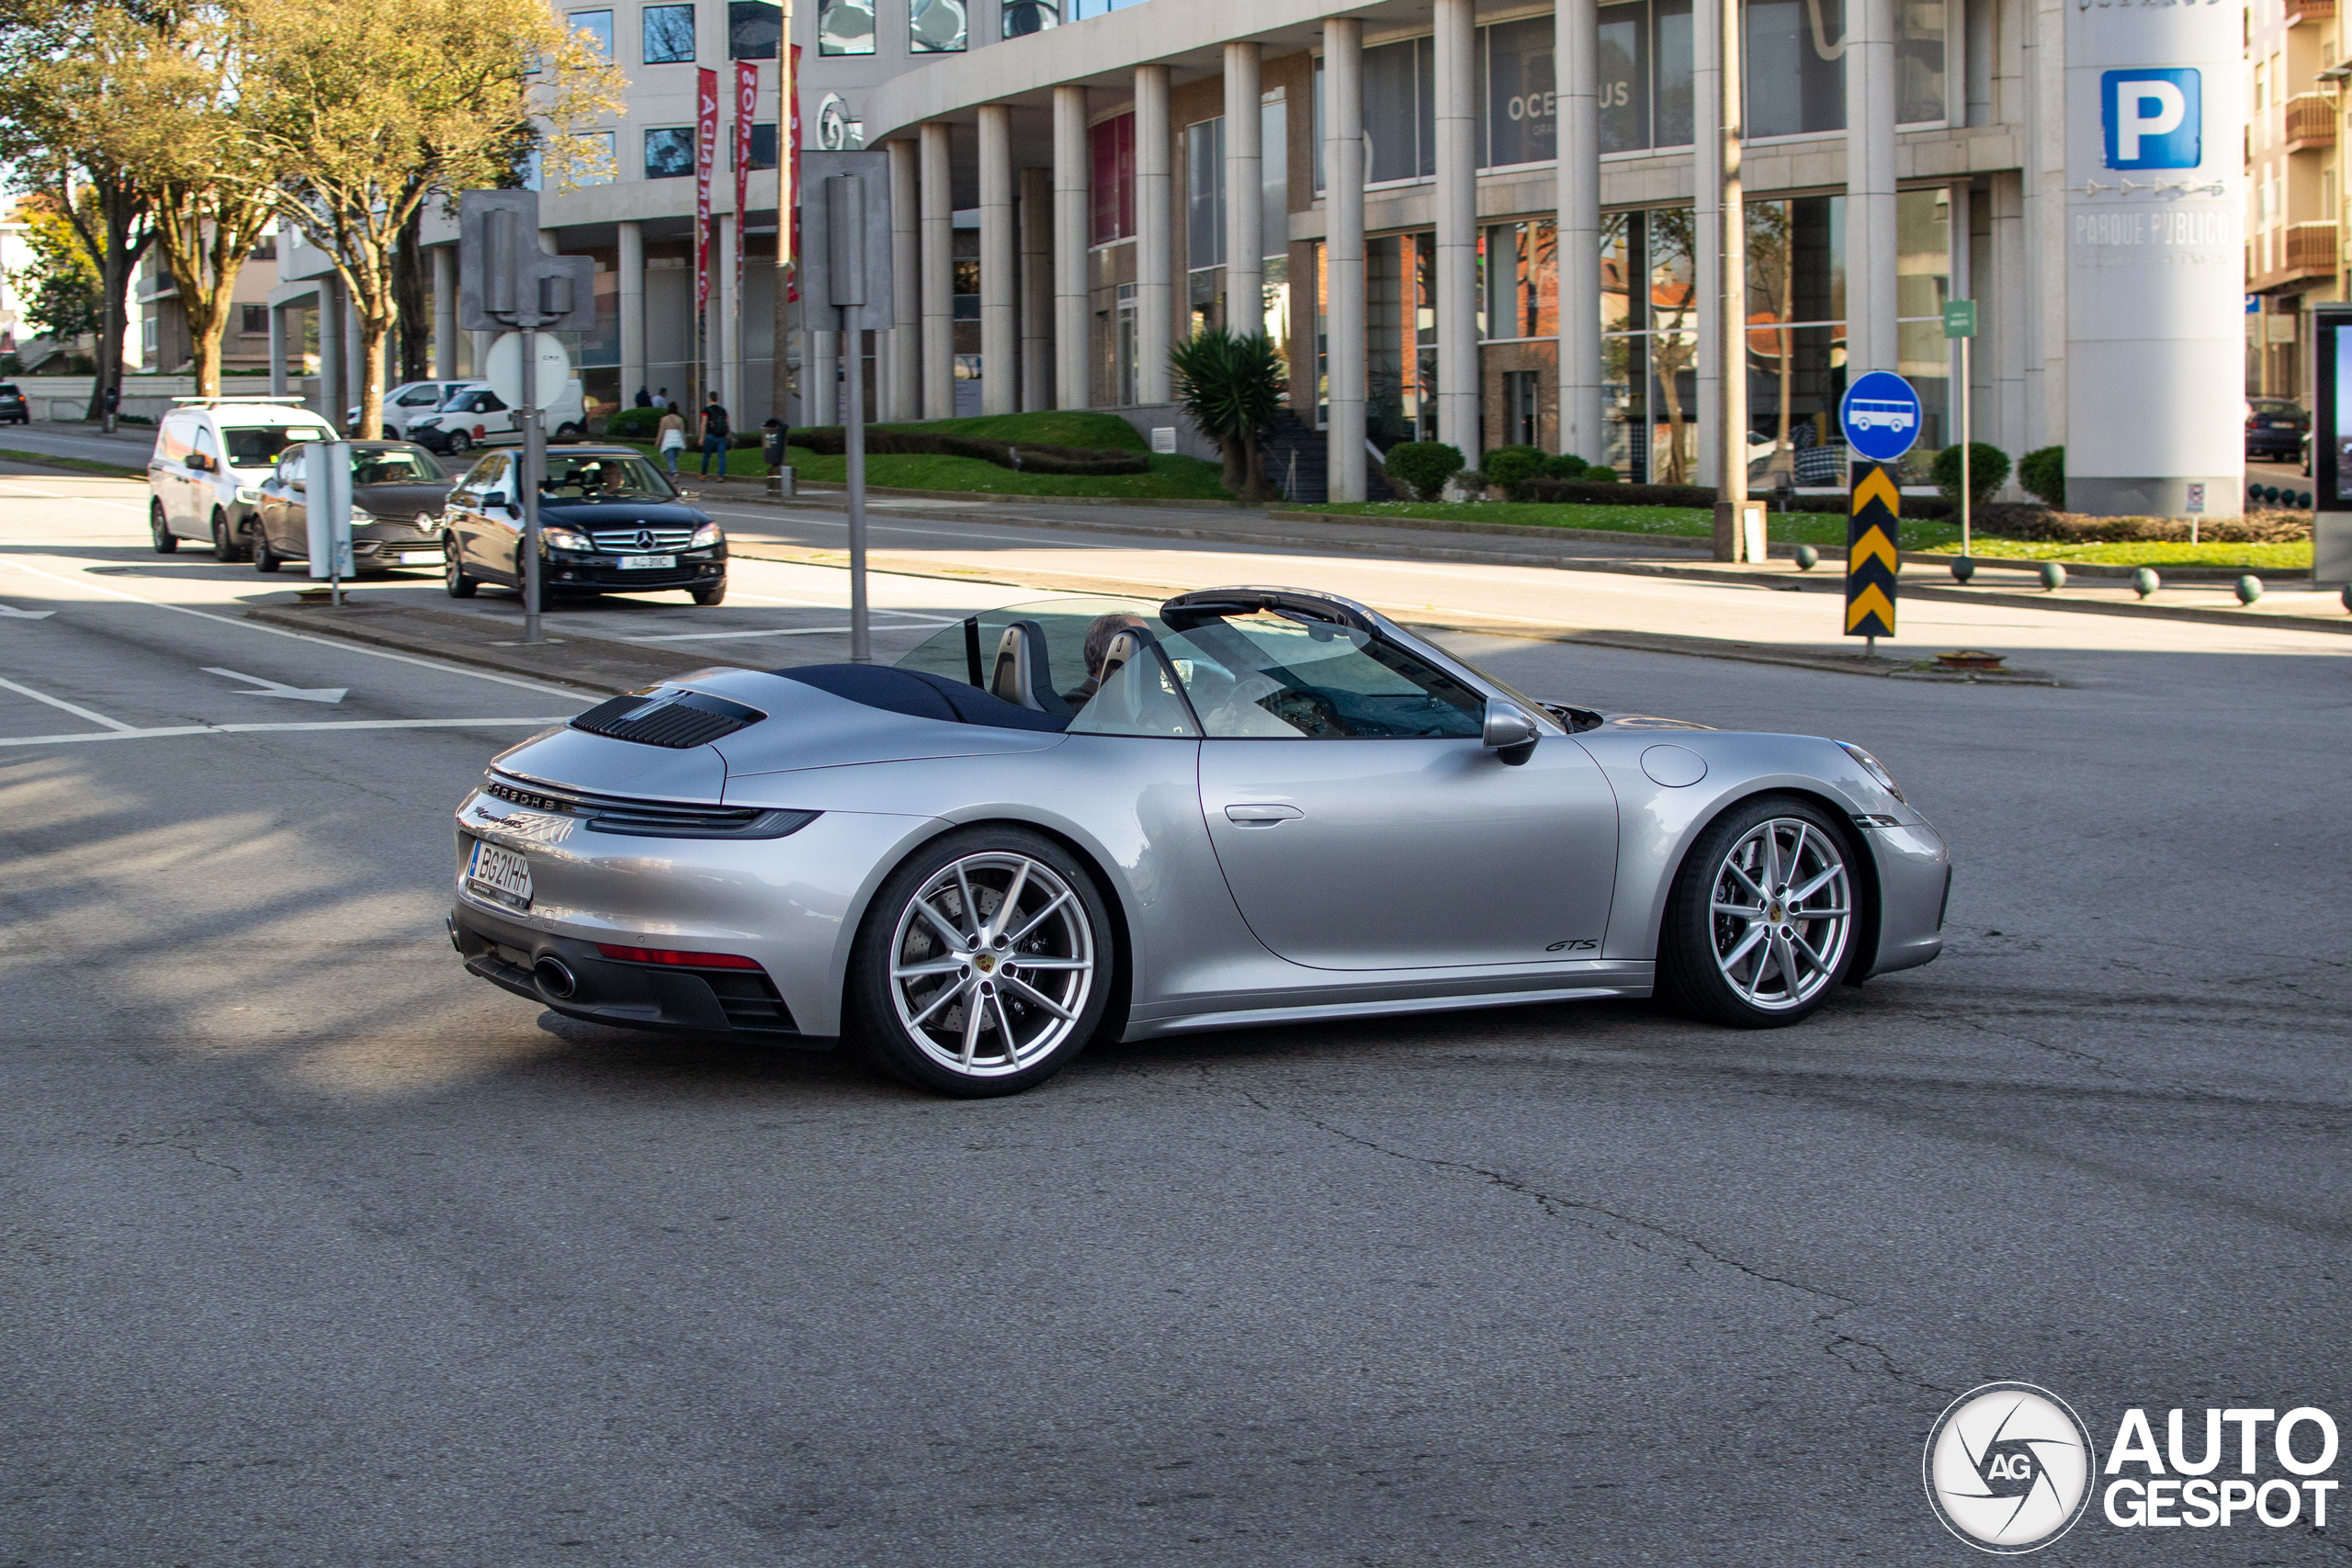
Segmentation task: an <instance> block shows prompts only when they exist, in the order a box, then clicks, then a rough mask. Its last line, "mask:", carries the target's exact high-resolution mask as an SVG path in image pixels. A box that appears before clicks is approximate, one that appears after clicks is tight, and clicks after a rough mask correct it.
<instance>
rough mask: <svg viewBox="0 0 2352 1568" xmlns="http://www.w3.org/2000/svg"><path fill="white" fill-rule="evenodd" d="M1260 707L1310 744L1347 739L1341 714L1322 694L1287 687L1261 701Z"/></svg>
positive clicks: (1264, 697)
mask: <svg viewBox="0 0 2352 1568" xmlns="http://www.w3.org/2000/svg"><path fill="white" fill-rule="evenodd" d="M1258 705H1259V706H1260V707H1261V708H1263V709H1265V710H1266V711H1267V712H1268V713H1270V714H1272V715H1273V716H1274V717H1276V718H1278V719H1280V720H1282V722H1283V723H1284V724H1286V725H1288V726H1289V727H1290V728H1293V729H1295V730H1296V731H1297V732H1298V733H1299V734H1301V735H1303V736H1306V738H1307V739H1310V740H1340V739H1346V737H1347V733H1348V731H1347V727H1346V726H1345V725H1343V724H1341V723H1340V710H1339V709H1337V708H1335V707H1333V706H1332V705H1331V704H1330V700H1329V698H1327V697H1324V696H1322V695H1321V694H1318V693H1315V692H1302V691H1298V690H1296V689H1295V688H1293V687H1284V688H1283V690H1281V691H1279V692H1275V693H1272V694H1269V695H1267V696H1263V697H1261V698H1259V699H1258Z"/></svg>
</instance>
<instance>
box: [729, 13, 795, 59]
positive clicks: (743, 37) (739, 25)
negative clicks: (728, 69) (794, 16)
mask: <svg viewBox="0 0 2352 1568" xmlns="http://www.w3.org/2000/svg"><path fill="white" fill-rule="evenodd" d="M783 41H784V7H783V6H780V5H778V4H776V0H727V58H728V59H729V60H774V59H775V51H776V46H777V45H778V44H780V43H782V42H783Z"/></svg>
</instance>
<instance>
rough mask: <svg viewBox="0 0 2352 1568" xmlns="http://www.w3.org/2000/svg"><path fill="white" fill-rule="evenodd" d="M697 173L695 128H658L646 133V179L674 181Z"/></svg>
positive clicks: (682, 126) (673, 126)
mask: <svg viewBox="0 0 2352 1568" xmlns="http://www.w3.org/2000/svg"><path fill="white" fill-rule="evenodd" d="M694 172H695V128H694V127H693V126H691V125H664V126H656V127H653V128H652V129H650V130H647V131H646V133H645V177H646V178H647V179H649V180H674V179H680V178H683V177H684V176H685V175H691V174H693V173H694Z"/></svg>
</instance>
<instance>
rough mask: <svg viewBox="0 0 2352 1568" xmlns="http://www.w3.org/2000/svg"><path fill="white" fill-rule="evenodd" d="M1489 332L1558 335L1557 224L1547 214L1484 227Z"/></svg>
mask: <svg viewBox="0 0 2352 1568" xmlns="http://www.w3.org/2000/svg"><path fill="white" fill-rule="evenodd" d="M1485 248H1486V260H1487V268H1486V271H1487V336H1488V337H1489V338H1534V337H1544V338H1548V337H1557V336H1559V335H1560V314H1559V304H1558V296H1559V276H1560V266H1559V227H1558V225H1557V224H1555V222H1554V221H1553V220H1550V219H1548V218H1547V219H1544V220H1540V221H1537V222H1532V223H1497V224H1494V225H1492V226H1491V227H1489V228H1488V229H1487V235H1486V247H1485Z"/></svg>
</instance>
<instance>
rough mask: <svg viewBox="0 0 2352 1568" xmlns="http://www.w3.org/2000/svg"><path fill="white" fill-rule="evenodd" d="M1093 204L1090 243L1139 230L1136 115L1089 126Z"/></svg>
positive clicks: (1127, 236)
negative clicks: (1137, 223) (1137, 217)
mask: <svg viewBox="0 0 2352 1568" xmlns="http://www.w3.org/2000/svg"><path fill="white" fill-rule="evenodd" d="M1086 134H1087V141H1088V146H1089V152H1090V159H1089V162H1090V163H1091V165H1092V166H1091V168H1090V169H1089V171H1088V173H1089V175H1091V178H1090V180H1089V182H1088V186H1087V190H1088V195H1089V197H1090V198H1091V202H1092V205H1093V212H1092V217H1091V222H1090V224H1089V225H1088V230H1089V232H1088V243H1091V244H1097V245H1107V244H1111V243H1114V242H1115V241H1119V240H1131V239H1133V238H1135V232H1136V117H1135V116H1133V115H1131V114H1123V115H1120V116H1118V117H1117V118H1114V119H1106V120H1104V121H1103V122H1102V123H1101V124H1100V125H1094V126H1090V127H1088V128H1087V133H1086Z"/></svg>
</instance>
